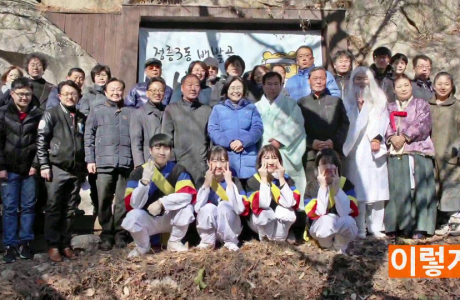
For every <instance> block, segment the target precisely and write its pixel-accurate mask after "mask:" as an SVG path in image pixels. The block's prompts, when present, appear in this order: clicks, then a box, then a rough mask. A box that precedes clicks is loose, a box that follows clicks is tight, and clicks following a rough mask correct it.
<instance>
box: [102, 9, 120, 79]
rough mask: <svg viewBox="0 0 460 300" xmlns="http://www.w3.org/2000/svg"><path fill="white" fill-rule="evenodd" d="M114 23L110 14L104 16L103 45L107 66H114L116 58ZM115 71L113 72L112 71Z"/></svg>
mask: <svg viewBox="0 0 460 300" xmlns="http://www.w3.org/2000/svg"><path fill="white" fill-rule="evenodd" d="M116 29H117V27H116V23H115V21H114V18H113V15H112V14H107V15H105V43H104V56H105V59H106V63H107V64H108V65H109V66H115V61H114V60H115V57H116V52H117V49H116V36H117V33H116ZM114 71H115V70H114Z"/></svg>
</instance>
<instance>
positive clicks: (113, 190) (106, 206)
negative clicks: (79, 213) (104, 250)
mask: <svg viewBox="0 0 460 300" xmlns="http://www.w3.org/2000/svg"><path fill="white" fill-rule="evenodd" d="M130 171H131V170H129V169H124V168H117V169H114V170H112V171H107V172H103V171H102V172H101V171H100V170H98V173H97V179H96V183H97V195H98V201H99V203H98V215H97V217H98V219H99V224H100V225H101V227H102V233H101V239H102V240H104V239H113V237H114V235H116V234H118V233H123V234H124V231H125V230H124V229H123V228H122V227H121V223H122V222H123V219H124V218H125V216H126V207H125V190H126V184H127V182H128V177H129V173H130ZM114 196H115V199H114ZM112 203H114V208H113V213H112Z"/></svg>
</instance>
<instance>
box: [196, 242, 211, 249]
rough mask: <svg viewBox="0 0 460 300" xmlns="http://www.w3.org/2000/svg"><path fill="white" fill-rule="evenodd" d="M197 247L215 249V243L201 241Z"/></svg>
mask: <svg viewBox="0 0 460 300" xmlns="http://www.w3.org/2000/svg"><path fill="white" fill-rule="evenodd" d="M196 248H197V249H198V250H207V249H214V247H213V245H211V244H206V243H200V244H199V245H198V246H197V247H196Z"/></svg>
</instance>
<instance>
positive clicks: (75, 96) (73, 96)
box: [61, 93, 78, 98]
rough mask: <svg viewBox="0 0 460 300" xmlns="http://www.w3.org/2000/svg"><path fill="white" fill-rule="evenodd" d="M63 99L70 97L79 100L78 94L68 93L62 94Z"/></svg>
mask: <svg viewBox="0 0 460 300" xmlns="http://www.w3.org/2000/svg"><path fill="white" fill-rule="evenodd" d="M61 96H62V97H64V98H68V97H69V96H70V97H72V98H77V97H78V94H77V93H67V94H61Z"/></svg>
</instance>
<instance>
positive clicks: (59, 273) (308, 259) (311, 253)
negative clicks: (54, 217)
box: [0, 237, 460, 300]
mask: <svg viewBox="0 0 460 300" xmlns="http://www.w3.org/2000/svg"><path fill="white" fill-rule="evenodd" d="M433 242H435V243H441V242H442V243H445V244H459V243H460V237H457V238H446V239H444V240H433ZM129 250H130V249H123V250H119V249H114V250H112V251H111V252H110V254H109V255H105V254H104V255H101V254H100V253H98V254H96V255H93V256H85V257H79V259H78V260H76V261H65V262H63V263H61V264H52V266H51V267H50V268H48V269H47V270H46V272H47V273H46V274H43V273H40V272H39V269H40V268H34V267H36V266H39V265H40V262H37V261H17V262H15V264H14V271H15V274H16V277H15V278H18V280H15V281H13V282H10V281H5V280H1V279H0V284H1V287H2V288H1V289H0V299H25V298H33V299H63V298H64V299H73V300H76V299H86V298H91V299H106V298H104V297H105V296H107V295H111V296H112V297H113V298H116V299H171V300H172V299H174V300H176V299H229V298H231V299H238V300H239V299H354V300H362V299H388V298H394V299H396V298H399V299H413V298H414V297H415V298H417V297H426V298H428V299H436V297H435V296H437V297H438V298H437V299H443V300H444V299H455V295H459V294H460V284H458V280H457V281H456V280H455V279H433V280H411V279H389V278H388V269H387V268H388V262H387V256H388V254H387V250H388V245H387V244H385V242H383V241H378V240H370V239H369V240H365V241H356V242H354V243H353V244H352V245H351V246H350V251H351V253H352V255H350V256H348V257H345V256H342V255H335V253H334V252H331V251H321V250H320V249H319V248H318V247H317V246H316V245H315V244H314V243H307V244H304V245H300V246H294V245H288V244H277V243H269V242H267V243H263V244H261V243H259V242H251V243H248V244H246V245H244V246H243V247H242V249H241V251H239V252H236V253H235V252H230V251H227V250H226V249H218V250H216V251H207V252H198V251H197V252H190V253H186V254H175V253H170V252H167V251H163V252H159V253H155V254H149V255H147V256H145V257H143V258H141V259H137V260H135V261H129V260H127V259H126V256H127V254H128V252H129ZM7 268H9V266H7V265H0V273H1V272H2V271H4V270H6V269H7ZM204 270H205V271H204ZM200 271H201V272H200ZM197 275H201V276H197ZM195 279H198V280H197V282H198V283H195V282H194V280H195ZM200 281H201V282H200ZM200 284H201V287H200Z"/></svg>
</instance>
